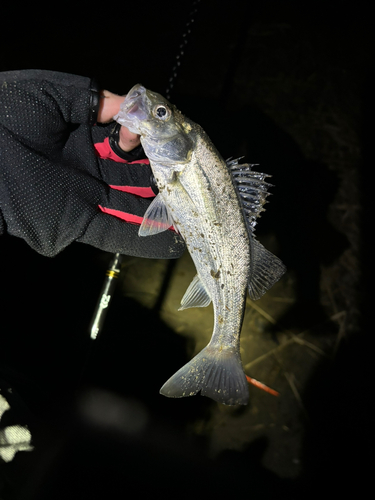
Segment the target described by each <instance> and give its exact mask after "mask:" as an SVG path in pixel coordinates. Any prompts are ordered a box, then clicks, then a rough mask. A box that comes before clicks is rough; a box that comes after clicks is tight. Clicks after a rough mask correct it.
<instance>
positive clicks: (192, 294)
mask: <svg viewBox="0 0 375 500" xmlns="http://www.w3.org/2000/svg"><path fill="white" fill-rule="evenodd" d="M210 302H211V297H210V296H209V295H208V293H207V290H206V289H205V287H204V286H203V283H202V281H201V280H200V278H199V276H198V274H196V275H195V276H194V278H193V281H192V282H191V283H190V285H189V286H188V289H187V290H186V292H185V295H184V296H183V297H182V300H181V307H180V308H179V311H182V310H184V309H188V308H189V307H206V306H208V305H209V304H210Z"/></svg>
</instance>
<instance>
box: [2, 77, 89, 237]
mask: <svg viewBox="0 0 375 500" xmlns="http://www.w3.org/2000/svg"><path fill="white" fill-rule="evenodd" d="M98 109H99V88H98V86H97V84H96V82H95V81H94V80H91V79H90V78H87V77H83V76H76V75H70V74H66V73H60V72H54V71H44V70H22V71H9V72H2V73H0V159H1V165H0V194H1V199H0V206H2V205H3V203H4V201H5V200H6V199H7V195H8V194H9V193H8V189H5V188H4V186H8V187H10V188H11V189H13V188H14V187H15V185H16V183H17V182H18V181H17V179H21V178H22V175H19V176H18V175H17V171H19V172H22V169H25V168H29V169H30V171H31V170H33V169H35V167H36V166H37V165H42V164H43V163H50V162H54V161H56V160H60V158H59V157H60V156H61V151H62V150H63V148H64V146H65V144H67V141H68V139H69V136H70V135H72V134H71V133H72V131H74V130H75V129H76V128H77V127H78V126H79V125H87V126H90V125H92V124H94V123H95V122H96V120H97V114H98ZM43 159H44V160H43ZM8 223H9V220H8ZM5 230H6V222H5V220H4V214H3V213H2V210H0V234H2V233H3V232H4V231H5Z"/></svg>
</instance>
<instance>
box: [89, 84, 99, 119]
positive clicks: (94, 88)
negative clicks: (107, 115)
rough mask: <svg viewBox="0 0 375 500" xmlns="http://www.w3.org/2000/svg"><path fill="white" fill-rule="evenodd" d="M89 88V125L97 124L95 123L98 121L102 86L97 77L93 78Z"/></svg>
mask: <svg viewBox="0 0 375 500" xmlns="http://www.w3.org/2000/svg"><path fill="white" fill-rule="evenodd" d="M89 90H90V92H91V97H90V110H89V125H95V123H96V122H97V121H98V113H99V103H100V88H99V85H98V82H97V81H96V79H95V78H93V79H92V80H91V82H90V88H89Z"/></svg>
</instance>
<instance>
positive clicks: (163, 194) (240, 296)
mask: <svg viewBox="0 0 375 500" xmlns="http://www.w3.org/2000/svg"><path fill="white" fill-rule="evenodd" d="M114 119H115V120H116V121H117V122H118V123H120V124H121V125H124V126H125V127H127V128H128V129H129V130H130V131H131V132H134V133H136V134H139V135H140V141H141V144H142V146H143V149H144V151H145V154H146V155H147V157H148V159H149V161H150V166H151V169H152V172H153V176H154V178H155V181H156V184H157V186H158V190H159V193H158V194H157V196H156V197H155V198H154V200H153V201H152V202H151V204H150V205H149V207H148V209H147V210H146V212H145V214H144V217H143V222H142V224H141V226H140V229H139V236H142V237H145V236H150V235H153V234H157V233H159V232H161V231H165V230H169V229H173V230H175V231H176V232H178V233H179V234H180V235H181V236H182V238H183V239H184V241H185V243H186V246H187V249H188V251H189V253H190V256H191V258H192V260H193V262H194V264H195V267H196V275H195V276H194V278H193V280H192V282H191V284H190V285H189V287H188V288H187V290H186V293H185V294H184V296H183V297H182V300H181V305H180V308H179V310H184V309H187V308H190V307H206V306H208V305H209V304H210V303H211V302H212V305H213V311H214V328H213V333H212V337H211V340H210V342H209V343H208V345H207V346H206V347H205V348H204V349H203V350H202V351H200V352H199V353H198V354H197V355H196V356H195V357H194V358H193V359H192V360H190V361H189V362H188V363H186V364H185V365H184V366H183V367H182V368H180V369H179V370H178V371H177V372H176V373H175V374H174V375H172V377H170V378H169V379H168V380H167V381H166V382H165V384H164V385H163V386H162V387H161V389H160V393H161V394H162V395H164V396H167V397H171V398H180V397H187V396H194V395H196V394H198V393H200V394H201V395H202V396H206V397H209V398H211V399H213V400H214V401H217V402H219V403H222V404H225V405H246V404H248V401H249V388H248V382H247V380H246V375H245V373H244V370H243V366H242V361H241V354H240V333H241V327H242V322H243V317H244V311H245V303H246V296H247V293H249V296H250V298H251V299H253V300H257V299H259V298H260V297H261V296H262V295H263V294H264V293H265V292H266V291H267V290H269V289H270V288H271V287H272V285H273V284H274V283H276V282H277V281H278V280H279V279H280V278H281V277H282V275H283V274H284V273H285V271H286V268H285V266H284V264H283V263H282V261H281V260H280V259H279V258H278V257H276V256H275V255H273V254H272V253H271V252H269V251H268V250H267V249H266V248H265V247H264V246H263V245H262V244H261V243H260V242H259V241H258V240H257V239H256V237H255V233H254V231H255V226H256V224H257V219H258V217H259V216H260V214H261V212H262V211H264V205H265V203H266V198H267V196H268V195H269V194H270V193H269V192H268V189H269V188H270V187H271V184H269V183H268V182H267V181H266V178H267V177H269V176H268V175H267V174H264V173H260V172H257V171H254V170H253V167H254V165H253V164H248V163H244V164H241V163H240V159H236V160H232V159H229V160H227V161H225V160H224V159H223V158H222V156H221V155H220V153H219V152H218V150H217V149H216V147H215V146H214V144H213V143H212V141H211V140H210V138H209V137H208V135H207V134H206V132H205V131H204V130H203V128H202V127H201V126H200V125H198V124H197V123H195V122H193V121H192V120H190V119H189V118H187V117H186V116H185V115H183V114H182V113H181V112H180V111H179V110H178V109H177V107H176V106H174V105H173V104H171V103H170V102H169V101H168V100H167V99H166V98H164V97H163V96H161V95H160V94H158V93H156V92H153V91H150V90H148V89H146V88H145V87H143V86H142V85H141V84H137V85H135V86H134V87H133V88H132V89H131V90H130V91H129V93H128V94H127V95H126V97H125V99H124V101H123V103H122V104H121V106H120V111H119V113H118V114H117V115H116V116H115V117H114Z"/></svg>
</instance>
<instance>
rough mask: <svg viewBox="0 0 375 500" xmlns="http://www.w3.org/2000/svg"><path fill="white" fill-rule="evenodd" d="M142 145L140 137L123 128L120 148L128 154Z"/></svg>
mask: <svg viewBox="0 0 375 500" xmlns="http://www.w3.org/2000/svg"><path fill="white" fill-rule="evenodd" d="M140 143H141V141H140V136H139V135H138V134H134V133H133V132H130V130H129V129H127V128H126V127H124V126H122V127H121V129H120V139H119V146H120V148H121V149H122V150H124V151H126V152H128V151H131V150H132V149H134V148H136V147H137V146H139V145H140Z"/></svg>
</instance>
